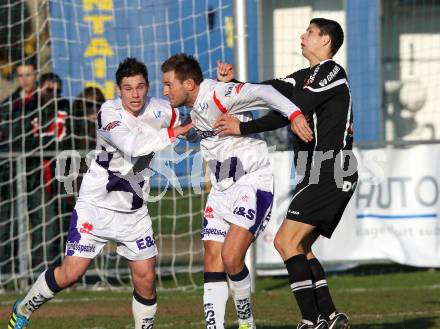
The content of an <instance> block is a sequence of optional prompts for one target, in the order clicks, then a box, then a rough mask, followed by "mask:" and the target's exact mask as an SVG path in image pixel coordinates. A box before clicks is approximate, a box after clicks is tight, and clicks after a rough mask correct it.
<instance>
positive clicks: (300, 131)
mask: <svg viewBox="0 0 440 329" xmlns="http://www.w3.org/2000/svg"><path fill="white" fill-rule="evenodd" d="M290 128H291V129H292V131H293V132H294V133H295V134H297V135H298V137H299V138H301V139H302V140H303V141H304V142H306V143H308V142H311V141H312V140H313V132H312V129H310V126H309V123H308V122H307V120H306V118H305V117H304V115H303V114H300V115H298V116H297V117H296V118H295V120H293V121H292V122H291V123H290Z"/></svg>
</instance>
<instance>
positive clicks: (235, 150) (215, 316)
mask: <svg viewBox="0 0 440 329" xmlns="http://www.w3.org/2000/svg"><path fill="white" fill-rule="evenodd" d="M162 73H163V76H162V82H163V84H164V95H165V96H168V97H169V100H170V103H171V105H172V106H174V107H179V106H182V105H186V106H189V107H190V108H191V120H192V124H193V125H194V127H195V129H196V130H197V132H198V134H199V137H200V138H201V142H200V147H201V151H202V154H203V157H204V159H205V161H207V162H208V166H209V168H210V172H211V173H210V176H211V182H212V189H211V192H210V194H209V196H208V200H207V203H206V207H205V212H204V219H203V227H202V232H201V233H202V240H203V244H204V249H205V254H204V282H205V284H204V296H203V303H204V311H205V318H206V326H207V328H208V329H214V328H215V329H221V328H224V317H225V306H226V302H227V299H228V285H227V276H229V279H230V289H231V291H232V296H233V299H234V303H235V306H236V311H237V317H238V321H239V328H240V329H242V328H243V329H244V328H255V320H254V317H253V314H252V308H251V282H250V276H249V271H248V269H247V267H246V266H245V264H244V258H245V254H246V251H247V249H248V248H249V246H250V244H251V243H252V241H253V240H254V238H255V237H256V236H257V235H258V233H259V231H261V229H262V228H264V224H265V223H264V222H265V219H266V218H267V215H268V213H269V212H270V209H271V206H272V199H273V176H272V169H271V166H270V163H269V156H268V150H267V145H266V143H265V142H264V141H263V140H261V139H259V138H257V136H256V135H254V136H251V137H246V136H240V137H237V136H229V137H219V136H217V135H216V132H215V131H214V129H213V126H214V123H215V121H216V119H217V118H218V117H219V116H220V115H222V114H223V113H229V114H232V115H237V116H238V117H239V118H240V120H241V121H247V120H251V118H252V114H251V113H250V112H249V111H250V110H252V109H253V108H255V107H270V108H273V109H275V110H277V111H279V112H281V113H282V114H283V115H284V116H286V117H288V118H290V120H291V121H292V127H294V128H295V130H296V131H298V132H299V133H300V136H301V137H302V138H304V139H305V140H309V139H310V138H311V136H312V132H311V130H310V128H309V127H308V125H307V122H306V120H305V118H304V116H303V115H302V113H301V111H300V110H299V109H298V108H297V107H296V106H295V105H294V104H293V103H292V102H290V101H289V100H288V99H287V98H285V97H284V96H282V95H281V94H280V93H278V92H277V91H276V90H275V89H274V88H273V87H271V86H265V85H252V84H235V83H223V82H217V81H214V80H209V79H206V80H203V76H202V71H201V69H200V65H199V63H198V62H197V60H196V59H194V57H192V56H189V55H186V54H177V55H174V56H172V57H170V58H169V59H167V60H166V61H165V62H164V63H163V64H162Z"/></svg>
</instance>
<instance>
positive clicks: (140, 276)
mask: <svg viewBox="0 0 440 329" xmlns="http://www.w3.org/2000/svg"><path fill="white" fill-rule="evenodd" d="M132 279H133V284H134V285H135V286H145V287H147V286H148V287H150V286H153V285H154V280H155V279H156V273H155V272H154V271H149V270H145V271H142V272H140V271H137V272H136V273H133V274H132Z"/></svg>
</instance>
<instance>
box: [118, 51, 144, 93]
mask: <svg viewBox="0 0 440 329" xmlns="http://www.w3.org/2000/svg"><path fill="white" fill-rule="evenodd" d="M135 75H142V76H143V77H144V79H145V81H146V82H147V84H148V70H147V66H146V65H145V64H144V63H142V62H141V61H138V60H137V59H136V58H135V57H127V58H126V59H124V60H123V61H122V62H121V63H119V66H118V69H117V70H116V83H117V84H118V86H119V87H120V86H121V83H122V79H124V78H128V77H134V76H135Z"/></svg>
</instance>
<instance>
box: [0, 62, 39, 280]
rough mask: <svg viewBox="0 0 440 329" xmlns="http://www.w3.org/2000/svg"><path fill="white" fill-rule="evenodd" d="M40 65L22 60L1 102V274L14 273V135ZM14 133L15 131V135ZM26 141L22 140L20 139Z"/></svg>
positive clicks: (28, 100)
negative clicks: (14, 85)
mask: <svg viewBox="0 0 440 329" xmlns="http://www.w3.org/2000/svg"><path fill="white" fill-rule="evenodd" d="M36 69H37V67H36V63H35V61H34V60H33V59H28V60H25V61H23V62H21V63H20V64H19V65H18V66H17V67H16V69H15V73H16V78H17V84H18V87H17V89H16V90H15V91H14V92H13V93H12V94H10V95H9V96H8V97H6V98H5V99H4V100H2V101H1V102H0V269H1V270H0V275H2V274H7V273H11V265H12V262H13V259H14V257H13V255H12V250H13V249H12V243H14V242H13V239H12V238H13V236H15V235H16V233H17V232H14V231H13V226H12V221H13V220H14V218H13V216H16V214H17V210H16V209H14V200H16V182H15V181H14V179H15V177H17V175H16V169H15V163H14V162H15V159H16V158H14V157H12V156H11V152H19V151H20V149H15V148H13V147H12V138H13V137H14V138H16V137H17V135H16V134H17V130H18V131H19V129H20V124H21V120H20V117H23V118H24V116H25V114H26V113H27V110H26V109H27V108H29V107H30V104H31V103H32V98H33V95H34V94H35V92H36V89H37V70H36ZM13 134H14V135H13ZM18 144H20V145H23V144H22V143H18Z"/></svg>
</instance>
